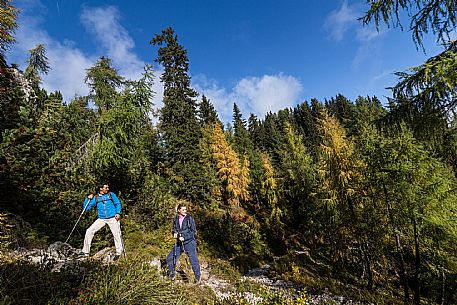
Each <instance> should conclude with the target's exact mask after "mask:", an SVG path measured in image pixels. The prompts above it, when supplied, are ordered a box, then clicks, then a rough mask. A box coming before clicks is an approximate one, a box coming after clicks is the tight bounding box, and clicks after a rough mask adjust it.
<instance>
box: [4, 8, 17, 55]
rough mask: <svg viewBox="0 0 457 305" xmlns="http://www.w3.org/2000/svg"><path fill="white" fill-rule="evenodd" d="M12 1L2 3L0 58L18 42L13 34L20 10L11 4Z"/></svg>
mask: <svg viewBox="0 0 457 305" xmlns="http://www.w3.org/2000/svg"><path fill="white" fill-rule="evenodd" d="M11 2H12V1H11V0H1V1H0V57H1V58H2V59H3V53H4V51H6V50H8V48H9V47H10V46H11V45H12V44H13V43H14V42H15V41H16V39H15V38H14V36H13V34H14V32H15V30H16V28H17V26H18V25H17V21H16V19H17V15H18V13H19V11H18V9H17V8H15V7H14V5H12V4H11Z"/></svg>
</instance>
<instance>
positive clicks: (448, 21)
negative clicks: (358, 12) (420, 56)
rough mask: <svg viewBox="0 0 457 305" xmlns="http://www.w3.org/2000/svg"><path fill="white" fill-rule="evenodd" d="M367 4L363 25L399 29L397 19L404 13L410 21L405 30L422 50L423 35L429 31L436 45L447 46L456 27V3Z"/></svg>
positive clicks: (391, 0) (400, 0)
mask: <svg viewBox="0 0 457 305" xmlns="http://www.w3.org/2000/svg"><path fill="white" fill-rule="evenodd" d="M367 3H369V6H370V8H369V10H368V11H367V12H366V14H365V16H363V17H362V18H361V19H362V20H363V23H364V24H368V23H371V22H372V21H373V20H374V23H375V25H376V27H377V28H378V27H379V25H380V23H381V22H384V23H386V24H388V25H389V24H390V25H392V26H394V27H397V26H400V27H402V26H401V22H400V17H399V16H400V15H401V11H402V10H403V11H406V12H407V13H408V16H410V19H411V20H410V26H409V29H408V30H409V31H411V33H412V35H413V40H414V42H415V43H416V44H417V45H419V46H423V44H422V38H423V35H424V33H428V31H429V29H431V30H432V32H433V34H435V35H437V36H438V39H437V41H439V42H441V43H447V42H448V41H449V40H450V35H451V33H452V32H453V30H454V29H455V26H456V23H457V14H456V12H457V2H456V1H454V0H450V1H440V0H432V1H423V0H378V1H371V0H369V1H367Z"/></svg>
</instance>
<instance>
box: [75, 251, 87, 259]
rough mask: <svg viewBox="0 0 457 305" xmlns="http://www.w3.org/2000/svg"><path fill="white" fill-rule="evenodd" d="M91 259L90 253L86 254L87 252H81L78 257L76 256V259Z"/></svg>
mask: <svg viewBox="0 0 457 305" xmlns="http://www.w3.org/2000/svg"><path fill="white" fill-rule="evenodd" d="M87 257H89V253H86V252H83V251H81V252H79V253H78V255H77V256H76V258H87Z"/></svg>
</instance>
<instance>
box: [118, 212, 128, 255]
mask: <svg viewBox="0 0 457 305" xmlns="http://www.w3.org/2000/svg"><path fill="white" fill-rule="evenodd" d="M117 223H118V224H119V237H120V239H121V246H122V253H124V259H125V260H127V253H126V252H125V246H124V240H123V239H122V232H121V221H120V220H118V221H117Z"/></svg>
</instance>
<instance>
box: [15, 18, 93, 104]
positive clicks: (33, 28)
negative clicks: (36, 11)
mask: <svg viewBox="0 0 457 305" xmlns="http://www.w3.org/2000/svg"><path fill="white" fill-rule="evenodd" d="M41 22H42V20H41V19H40V18H35V17H30V16H27V15H25V14H24V15H23V16H21V20H20V25H21V26H20V27H19V29H18V31H17V32H16V40H17V43H16V45H15V46H14V48H13V50H12V51H13V52H12V53H13V54H12V55H13V56H12V59H13V60H14V61H16V63H18V64H19V66H20V67H21V68H22V69H24V68H25V66H26V60H27V57H28V50H30V49H32V48H34V47H35V46H36V45H37V44H39V43H42V44H44V45H45V48H46V56H47V57H48V60H49V65H50V67H51V70H50V71H49V73H48V74H47V75H44V76H43V87H44V88H45V89H46V90H47V91H55V90H59V91H60V92H61V93H62V94H63V95H64V97H65V99H66V100H69V99H71V98H73V97H74V96H75V95H85V94H87V93H88V88H87V86H86V85H85V84H84V77H85V74H86V71H85V69H87V68H89V67H90V66H91V65H92V63H93V62H94V59H93V58H91V57H90V56H88V55H86V54H84V53H83V52H82V51H81V50H79V49H77V48H75V47H74V44H73V43H72V42H71V41H63V42H60V41H57V40H55V39H53V38H52V37H50V36H49V34H48V33H47V32H46V31H44V30H42V29H41V28H40V25H41Z"/></svg>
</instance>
